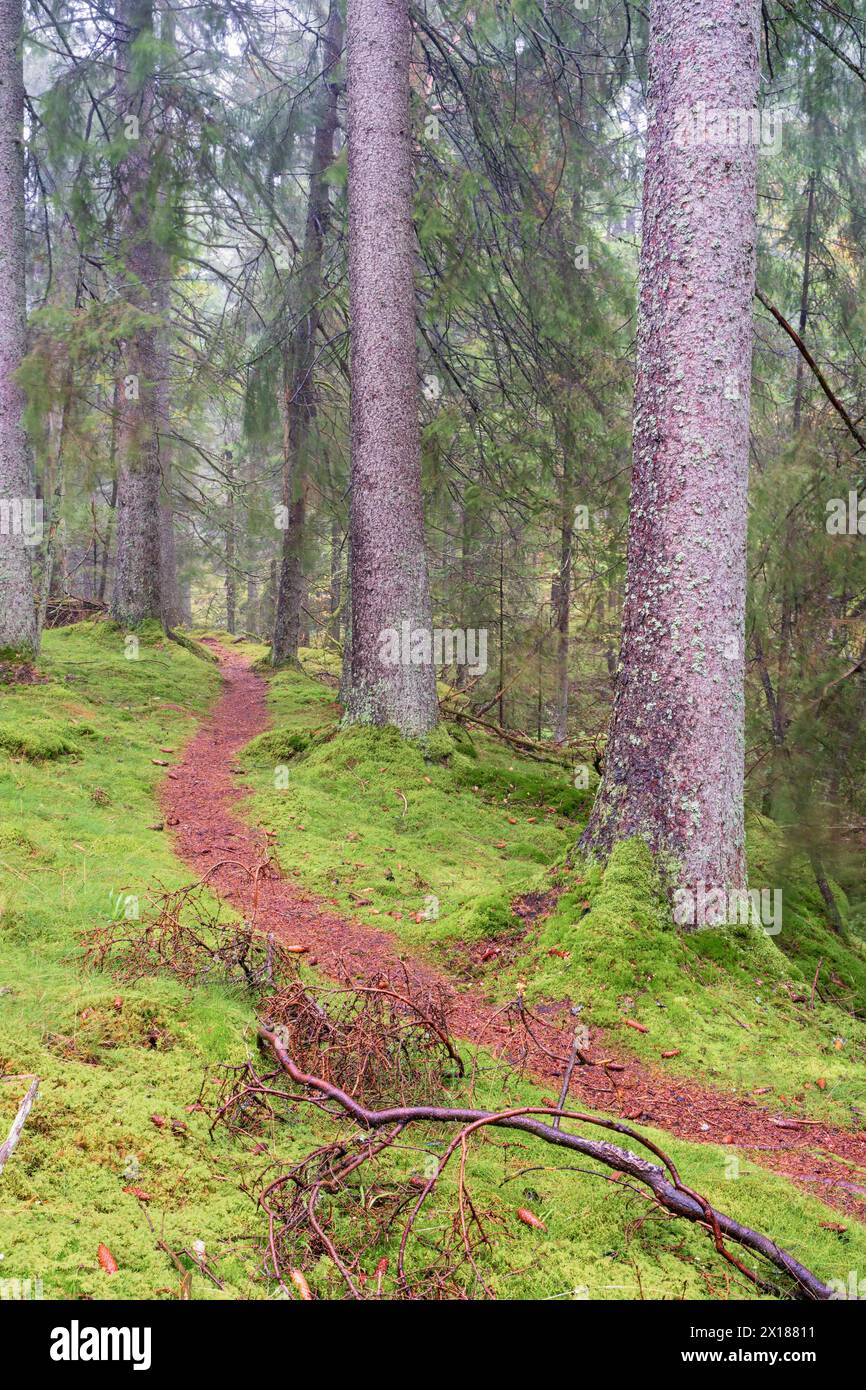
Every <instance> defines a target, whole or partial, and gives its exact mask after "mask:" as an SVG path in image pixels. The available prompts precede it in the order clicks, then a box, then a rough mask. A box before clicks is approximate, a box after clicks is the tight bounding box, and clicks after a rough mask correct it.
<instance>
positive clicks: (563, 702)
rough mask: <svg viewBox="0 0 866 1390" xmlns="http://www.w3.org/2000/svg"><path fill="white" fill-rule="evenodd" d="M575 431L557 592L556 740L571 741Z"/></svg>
mask: <svg viewBox="0 0 866 1390" xmlns="http://www.w3.org/2000/svg"><path fill="white" fill-rule="evenodd" d="M573 445H574V441H573V436H572V433H571V430H570V429H568V430H565V431H563V448H562V476H561V478H560V484H559V508H560V531H559V575H558V579H557V589H556V598H557V603H556V713H555V716H554V729H553V741H554V743H556V744H563V743H565V741H566V739H567V738H568V658H569V652H570V636H571V633H570V629H571V575H572V569H573V555H572V550H573V546H574V496H573V490H572V481H571V479H572V460H571V451H572V448H573Z"/></svg>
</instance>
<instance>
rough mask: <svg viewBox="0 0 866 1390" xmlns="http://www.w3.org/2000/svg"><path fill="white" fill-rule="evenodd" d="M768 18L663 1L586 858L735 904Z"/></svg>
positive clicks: (655, 29) (740, 876)
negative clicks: (623, 510)
mask: <svg viewBox="0 0 866 1390" xmlns="http://www.w3.org/2000/svg"><path fill="white" fill-rule="evenodd" d="M759 20H760V3H759V0H654V3H653V7H652V16H651V28H650V77H649V105H650V112H649V128H648V147H647V164H646V174H645V180H644V202H643V209H644V229H643V242H642V247H641V262H640V310H639V325H638V365H637V383H636V392H635V416H634V468H633V478H632V497H631V512H630V520H629V538H628V574H627V592H626V600H625V607H624V613H623V638H622V648H621V656H620V662H621V666H620V673H619V678H618V680H617V688H616V697H615V703H614V714H613V721H612V726H611V732H610V740H609V745H608V752H607V757H606V760H605V769H604V776H603V779H602V784H601V787H600V789H599V793H598V796H597V799H596V803H595V806H594V808H593V812H592V816H591V819H590V823H589V826H588V827H587V830H586V833H585V835H584V837H583V840H582V842H581V843H582V846H583V847H584V848H585V849H586V850H589V851H592V852H595V853H599V854H601V855H604V854H605V853H606V852H607V851H609V850H610V848H611V846H612V844H613V843H614V842H615V841H618V840H623V839H627V838H630V837H633V836H640V837H643V838H644V839H645V840H646V841H647V842H648V843H649V844H650V846H651V847H652V849H653V850H654V851H655V852H656V853H657V855H658V856H659V860H660V863H661V866H662V867H663V869H664V871H665V872H666V874H667V875H668V877H669V880H670V881H671V882H672V883H679V885H680V886H682V887H684V888H688V889H690V890H691V891H694V890H695V888H696V886H697V885H705V886H706V887H707V888H708V889H714V888H721V889H728V888H739V887H742V886H743V884H744V881H745V861H744V846H743V840H744V835H743V776H744V768H743V744H744V725H743V709H744V651H743V645H744V628H745V594H746V506H747V485H748V442H749V395H750V375H751V357H752V312H751V305H752V297H753V294H754V279H755V240H756V145H755V141H756V139H757V133H756V132H754V133H753V136H754V138H750V139H748V140H745V141H743V142H742V143H738V142H737V138H736V132H735V134H734V139H731V135H730V133H729V134H728V135H727V136H725V137H723V138H724V143H716V142H715V141H708V140H707V139H703V140H700V139H685V140H683V139H682V138H675V132H677V131H678V130H679V131H682V129H683V125H682V114H683V112H687V111H691V110H692V109H693V103H694V102H695V101H696V99H697V98H698V97H699V99H700V100H701V101H703V102H704V103H705V106H706V108H707V109H709V110H712V111H740V112H754V111H755V108H756V100H757V84H758V52H759V49H758V44H759Z"/></svg>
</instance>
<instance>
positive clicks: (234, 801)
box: [162, 639, 866, 1219]
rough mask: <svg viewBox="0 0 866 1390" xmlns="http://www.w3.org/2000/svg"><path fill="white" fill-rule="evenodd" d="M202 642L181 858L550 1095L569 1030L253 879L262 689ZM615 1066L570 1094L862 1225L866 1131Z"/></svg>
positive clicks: (271, 881) (170, 787)
mask: <svg viewBox="0 0 866 1390" xmlns="http://www.w3.org/2000/svg"><path fill="white" fill-rule="evenodd" d="M205 640H206V641H208V645H209V646H210V647H211V648H212V650H213V651H214V652H215V653H216V654H217V655H218V657H219V659H220V668H221V672H222V675H223V679H224V681H225V688H224V692H223V695H222V697H221V699H220V700H219V701H218V703H217V704H216V706H215V708H214V710H213V712H212V713H211V715H210V716H209V717H208V718H207V719H206V720H205V721H204V722H203V724H202V726H201V728H200V729H199V732H198V733H197V734H196V735H195V737H194V738H193V739H192V740H191V742H190V743H189V744H188V745H187V747H186V749H185V751H184V754H183V757H182V758H181V759H180V760H179V762H178V763H177V764H175V765H174V766H173V767H172V769H171V771H170V772H169V774H168V779H167V781H166V783H165V785H164V788H163V798H162V799H163V806H164V809H165V813H166V824H167V826H168V827H169V828H170V829H171V831H172V833H173V835H174V836H175V837H176V845H177V850H178V853H179V854H180V856H181V857H182V858H183V859H184V860H185V861H186V863H187V864H189V865H190V866H191V867H192V868H193V869H194V870H195V873H196V875H197V876H198V877H200V878H207V881H208V883H209V884H210V885H211V886H212V887H213V889H214V890H215V891H216V892H218V893H219V894H221V895H222V897H223V898H224V899H225V900H226V901H227V902H228V903H230V904H231V905H232V906H233V907H234V908H236V909H237V910H238V911H240V912H242V913H244V914H245V915H247V916H250V915H252V914H253V912H254V913H255V920H256V923H257V925H258V926H259V927H260V928H261V930H262V931H273V932H275V933H276V934H277V935H279V937H280V938H281V939H282V940H284V941H289V942H291V943H296V944H298V945H303V946H306V947H308V948H309V951H310V953H311V956H313V957H314V958H315V960H316V963H317V965H318V967H319V968H320V969H321V970H323V971H324V972H325V973H328V974H332V975H336V974H342V973H344V972H346V971H347V970H348V972H349V973H350V974H351V975H352V976H354V977H358V978H362V979H364V980H376V979H377V978H379V977H381V976H382V975H391V974H394V973H395V972H400V973H401V974H402V975H403V976H404V978H405V979H406V981H407V983H408V986H409V987H410V988H411V989H412V990H413V991H414V990H416V989H417V990H418V991H420V992H425V993H430V992H439V993H441V995H442V996H443V997H444V1000H445V1003H446V1005H447V1008H448V1012H449V1016H450V1020H451V1026H452V1028H453V1031H454V1034H455V1036H457V1037H458V1038H463V1039H465V1040H467V1041H468V1042H470V1043H473V1044H475V1045H480V1046H484V1047H486V1048H489V1049H490V1050H491V1051H493V1052H498V1053H499V1054H500V1055H502V1056H504V1057H505V1058H506V1059H508V1060H511V1061H516V1060H518V1059H517V1057H516V1056H515V1053H516V1052H517V1051H519V1054H520V1060H525V1065H526V1067H527V1069H528V1071H529V1072H530V1074H531V1075H532V1076H533V1077H534V1078H535V1079H536V1080H537V1081H538V1082H539V1083H540V1084H543V1085H546V1086H550V1087H551V1088H552V1089H553V1092H554V1093H555V1094H558V1088H559V1084H560V1081H561V1078H562V1075H563V1072H564V1069H565V1065H566V1063H567V1060H568V1058H569V1055H570V1053H571V1050H572V1046H573V1035H572V1032H571V1030H569V1029H568V1027H567V1026H562V1027H554V1026H552V1025H545V1027H544V1035H543V1039H542V1038H539V1037H538V1036H537V1032H538V1030H535V1029H533V1032H535V1034H536V1036H532V1033H526V1032H524V1031H521V1032H520V1035H519V1037H518V1035H517V1034H516V1033H515V1032H514V1031H513V1029H512V1028H511V1027H509V1026H508V1018H507V1017H506V1015H505V1013H504V1012H503V1009H502V1007H501V1006H495V1005H493V1004H491V1003H490V1002H489V1001H487V1000H485V999H484V997H483V996H482V995H481V994H480V993H478V992H477V991H466V990H460V991H458V990H457V989H456V988H455V986H454V984H453V982H452V981H451V980H449V978H448V977H447V976H446V975H444V974H443V973H442V972H441V971H439V970H437V969H436V968H435V967H433V966H431V965H430V964H428V963H427V962H425V961H423V960H418V959H412V958H410V957H408V956H407V953H406V948H405V944H403V943H399V942H397V941H396V940H395V939H394V938H392V937H391V936H389V935H388V934H387V933H386V932H383V931H379V930H377V929H376V928H371V927H368V926H366V925H364V924H361V923H359V922H353V921H350V920H347V919H345V918H343V917H341V916H339V915H337V914H336V913H334V912H333V911H332V910H331V909H330V908H329V907H328V905H327V904H326V903H324V902H323V900H322V899H321V898H319V897H317V896H315V895H314V894H311V893H309V892H306V891H305V890H304V889H303V888H301V887H300V886H299V885H298V884H296V883H293V882H291V881H289V880H288V879H285V878H281V877H277V876H274V875H273V867H272V866H271V868H270V869H269V870H268V872H267V873H264V872H257V869H258V868H259V866H261V865H262V864H263V863H264V862H265V860H266V859H267V856H268V853H269V847H268V842H267V836H266V835H265V834H264V832H263V831H262V830H260V829H257V828H255V827H254V826H251V825H249V824H247V823H246V822H245V821H244V820H243V819H241V818H240V816H239V814H238V802H239V800H240V799H241V798H242V797H243V796H244V795H245V794H246V790H247V789H246V788H245V787H243V786H242V785H239V778H238V772H239V768H238V766H237V764H236V762H235V755H236V754H237V753H238V752H239V751H240V750H241V749H242V748H243V747H244V745H245V744H246V743H248V742H249V740H250V739H252V738H254V737H255V735H256V734H259V733H262V732H263V731H264V730H265V729H266V728H267V727H268V725H269V722H270V720H269V714H268V709H267V704H266V695H267V683H266V681H265V680H264V679H263V678H262V677H261V676H259V675H257V674H256V673H255V672H254V671H253V670H251V669H250V665H249V661H248V660H247V658H246V657H245V656H244V655H242V654H241V653H239V652H237V651H231V650H227V649H225V648H224V647H222V646H220V645H219V644H218V643H217V642H215V641H210V640H208V639H205ZM587 1055H588V1056H589V1058H590V1060H591V1061H595V1060H596V1059H602V1058H604V1059H608V1058H613V1056H614V1052H613V1049H612V1048H611V1047H610V1045H609V1044H608V1043H607V1042H603V1040H602V1038H601V1036H600V1034H599V1033H598V1032H597V1031H596V1030H591V1044H590V1048H589V1049H588V1053H587ZM616 1062H617V1065H618V1066H619V1067H621V1068H622V1069H621V1070H616V1071H614V1070H609V1069H607V1068H603V1067H600V1066H598V1065H577V1066H575V1067H574V1069H573V1071H572V1074H571V1082H570V1091H571V1093H572V1094H574V1095H577V1096H580V1097H582V1098H583V1099H584V1100H586V1101H589V1102H590V1103H592V1104H593V1105H595V1106H596V1107H597V1108H599V1109H602V1110H604V1111H606V1112H608V1113H611V1114H617V1115H621V1116H624V1117H625V1118H627V1119H629V1120H632V1121H641V1122H643V1123H647V1124H651V1125H653V1126H654V1127H655V1128H658V1129H663V1130H666V1131H667V1132H669V1133H671V1134H674V1135H676V1136H678V1137H679V1138H683V1139H688V1140H691V1141H693V1142H699V1143H716V1144H728V1145H730V1146H731V1147H732V1149H733V1148H736V1149H740V1150H745V1151H746V1152H748V1154H749V1157H750V1158H752V1159H754V1160H755V1161H756V1162H759V1163H761V1164H763V1165H764V1166H765V1167H768V1168H771V1169H773V1170H774V1171H776V1172H779V1173H782V1174H784V1175H785V1176H787V1177H789V1178H791V1179H792V1180H793V1181H795V1182H797V1183H799V1184H800V1185H802V1186H805V1187H808V1188H809V1189H810V1190H811V1191H812V1192H813V1193H814V1194H815V1195H816V1196H818V1197H820V1198H821V1199H822V1200H823V1201H825V1202H828V1203H830V1204H832V1205H834V1206H837V1207H839V1208H841V1209H843V1210H845V1211H847V1212H848V1213H849V1214H851V1215H854V1216H859V1217H860V1218H861V1219H862V1218H863V1215H864V1212H866V1205H864V1198H866V1134H858V1133H854V1132H852V1131H847V1130H842V1129H838V1128H835V1127H833V1126H830V1125H825V1124H823V1123H821V1122H815V1121H804V1120H802V1119H800V1118H799V1117H793V1116H792V1117H785V1118H782V1117H780V1116H774V1115H772V1114H770V1113H769V1112H767V1111H765V1110H763V1109H762V1108H761V1107H760V1106H758V1105H757V1104H756V1103H754V1102H749V1101H747V1100H744V1099H743V1098H742V1097H739V1096H735V1095H731V1094H726V1093H724V1092H721V1091H712V1090H707V1089H705V1088H703V1087H700V1086H696V1085H695V1084H694V1083H690V1082H686V1081H684V1080H682V1079H681V1078H678V1077H676V1078H674V1077H666V1076H663V1075H661V1074H659V1073H656V1072H654V1071H653V1070H652V1069H651V1068H649V1067H647V1066H645V1065H644V1064H643V1063H641V1062H639V1061H637V1060H635V1059H633V1058H628V1057H626V1056H622V1055H617V1056H616ZM554 1098H555V1097H554Z"/></svg>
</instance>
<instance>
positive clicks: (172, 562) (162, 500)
mask: <svg viewBox="0 0 866 1390" xmlns="http://www.w3.org/2000/svg"><path fill="white" fill-rule="evenodd" d="M158 4H159V14H160V26H159V27H160V35H159V36H160V43H161V45H162V53H163V57H162V58H161V59H160V67H161V70H162V73H163V75H164V76H165V77H166V78H167V79H168V80H167V81H166V82H165V90H164V91H163V92H162V118H161V124H162V139H163V141H164V140H165V138H166V135H167V133H168V124H169V122H170V119H171V98H170V96H168V92H169V90H170V85H169V84H170V72H171V66H172V59H173V55H174V51H175V22H174V12H173V11H172V9H171V6H170V4H169V3H166V0H158ZM166 69H168V72H167V71H166ZM159 202H160V207H161V209H162V210H163V215H164V212H165V204H166V189H165V187H161V188H160V190H159ZM160 251H161V257H160V259H161V265H160V269H159V278H158V281H157V285H156V295H155V297H154V307H155V308H157V309H158V311H159V314H160V317H161V319H162V324H161V325H160V331H159V333H158V336H157V340H156V350H157V354H158V374H157V379H156V409H157V420H158V430H159V434H158V444H159V473H160V491H159V584H160V598H161V600H162V619H163V622H164V623H165V625H166V627H168V628H172V627H177V625H178V624H179V623H181V622H182V621H183V613H182V609H181V601H180V589H179V587H178V582H177V537H176V534H175V525H174V515H175V509H174V470H173V463H174V458H173V448H172V438H171V385H172V368H171V349H172V337H171V282H172V274H173V264H172V256H171V252H170V251H169V250H168V249H167V248H165V247H161V248H160Z"/></svg>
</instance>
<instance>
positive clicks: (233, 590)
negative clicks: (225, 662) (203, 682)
mask: <svg viewBox="0 0 866 1390" xmlns="http://www.w3.org/2000/svg"><path fill="white" fill-rule="evenodd" d="M223 463H224V467H225V479H226V529H225V542H226V581H225V590H226V631H227V632H230V633H231V635H232V637H234V635H235V632H236V631H237V607H238V576H237V567H236V563H235V556H236V552H237V545H236V539H237V537H236V524H237V523H236V512H237V507H236V505H235V465H234V458H233V455H232V451H231V449H226V451H225V454H224V455H223Z"/></svg>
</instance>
